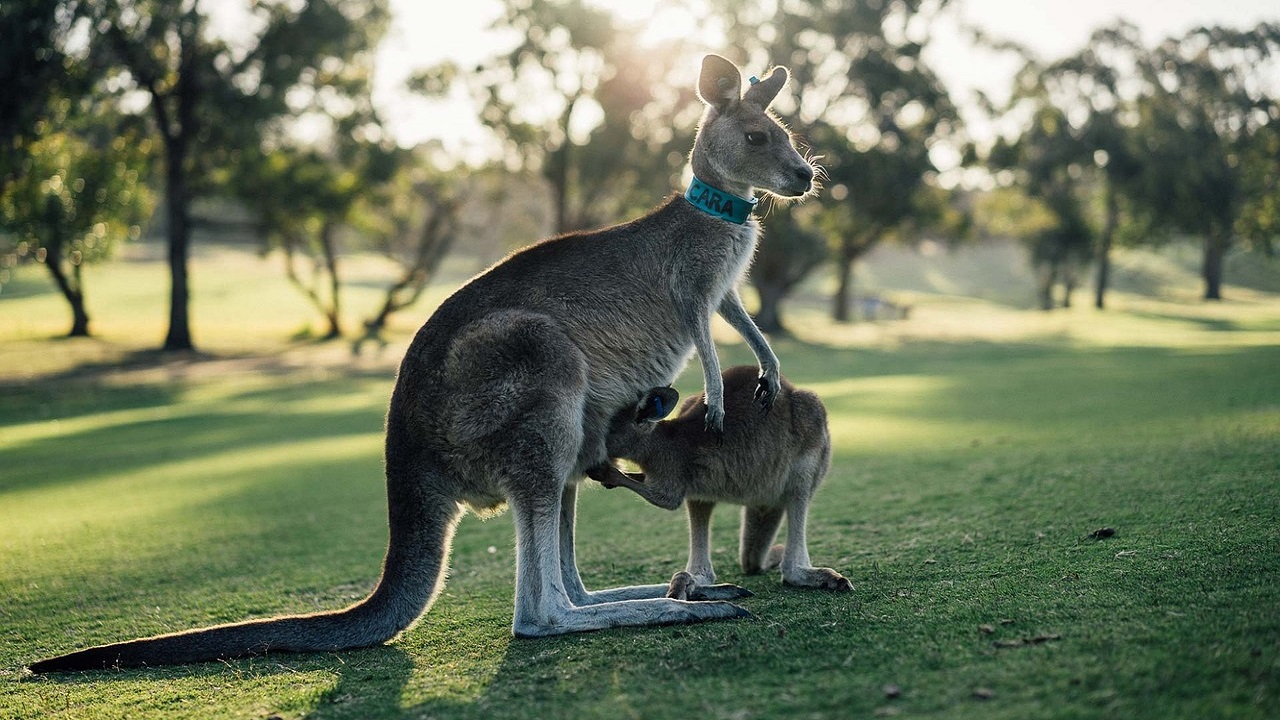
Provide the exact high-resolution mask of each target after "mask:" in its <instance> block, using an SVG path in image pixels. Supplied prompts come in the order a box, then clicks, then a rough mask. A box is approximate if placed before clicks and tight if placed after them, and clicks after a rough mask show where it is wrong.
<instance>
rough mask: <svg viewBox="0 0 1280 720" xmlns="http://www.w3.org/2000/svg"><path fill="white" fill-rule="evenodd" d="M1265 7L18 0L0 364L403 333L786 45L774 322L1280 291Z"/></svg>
mask: <svg viewBox="0 0 1280 720" xmlns="http://www.w3.org/2000/svg"><path fill="white" fill-rule="evenodd" d="M1278 21H1280V12H1277V11H1276V9H1275V7H1274V5H1273V4H1272V3H1270V2H1263V1H1261V0H1259V1H1253V0H1235V1H1233V2H1229V3H1207V2H1191V1H1190V0H1188V1H1186V2H1147V1H1144V0H1126V1H1114V2H1102V1H1100V0H1099V1H1093V0H1079V1H1077V2H1072V3H1054V4H1044V3H1025V2H1011V1H997V0H862V1H860V2H830V1H828V2H822V1H817V0H760V1H754V0H748V1H741V0H733V1H732V2H730V1H729V0H700V1H695V2H685V3H677V2H656V0H631V1H629V2H621V1H619V0H475V1H473V2H470V3H463V4H450V5H448V6H447V7H445V6H442V5H441V4H438V3H421V2H413V1H411V0H346V1H341V0H280V1H278V2H268V1H259V0H251V1H250V0H246V1H242V2H212V1H210V0H204V1H200V0H181V1H177V0H165V1H160V0H95V1H94V2H86V1H83V0H20V1H19V2H6V3H4V4H3V5H2V6H0V87H3V88H5V91H4V93H3V95H2V96H0V148H3V153H2V154H0V340H2V341H4V342H5V344H7V345H8V347H9V350H8V351H7V353H6V354H7V357H8V359H9V360H8V362H6V363H4V364H5V365H7V366H8V367H7V368H6V369H4V370H3V373H4V375H5V376H6V377H11V378H12V377H35V376H39V375H40V374H41V373H42V372H45V371H50V370H57V369H61V366H74V365H77V364H84V363H92V362H98V363H107V364H110V363H117V362H123V361H125V360H126V359H127V358H128V357H130V355H131V354H136V353H140V352H144V351H152V350H155V349H163V350H165V351H181V352H190V351H193V350H204V351H209V352H254V351H259V350H262V351H266V350H275V349H279V348H281V347H288V346H289V344H290V343H293V344H297V343H298V342H299V341H310V340H337V339H341V340H343V341H344V342H342V343H330V344H329V345H330V346H332V347H337V346H338V345H341V346H342V347H343V348H344V350H343V357H344V358H346V357H348V356H349V353H347V352H346V350H347V349H354V350H355V351H356V352H357V353H367V351H368V349H369V348H373V349H380V348H383V347H385V346H386V345H387V344H388V343H395V342H404V341H406V340H407V336H408V334H409V333H411V332H412V331H413V330H414V329H415V328H416V327H417V326H418V325H419V324H420V323H421V322H422V320H423V319H424V318H425V317H426V315H427V314H428V313H429V310H430V307H431V306H432V304H433V302H435V301H438V300H439V298H440V297H442V296H443V295H444V294H446V293H447V292H449V291H450V290H451V289H453V288H454V287H456V286H457V285H458V283H459V282H461V281H463V280H464V279H465V278H466V277H468V276H469V275H471V274H474V273H475V272H477V271H479V270H480V269H482V268H483V267H485V266H487V265H488V264H490V263H492V262H494V261H496V260H498V259H500V258H501V257H502V256H503V255H505V254H506V253H508V252H510V251H511V250H512V249H514V248H517V247H519V246H522V245H524V244H528V243H529V242H532V241H534V240H536V239H538V238H541V237H545V236H548V235H551V234H555V233H560V232H568V231H573V230H577V229H582V228H590V227H596V226H600V225H604V224H609V223H613V222H617V221H621V220H624V219H627V218H630V217H633V216H635V215H637V214H639V213H642V212H644V211H646V210H648V209H649V208H651V207H653V206H655V205H657V204H658V203H659V202H661V200H662V199H663V198H664V197H665V196H667V195H668V194H669V193H670V192H673V191H677V190H679V189H681V188H682V187H683V185H684V184H685V183H687V181H688V178H689V175H688V171H687V169H686V167H685V165H686V157H687V153H688V150H689V147H690V145H691V141H692V137H693V133H694V130H695V126H696V123H697V120H698V117H699V114H700V112H701V105H700V104H699V103H698V102H697V100H696V97H695V96H694V94H693V86H694V80H695V78H696V73H697V67H698V63H699V60H700V58H701V56H702V55H703V54H705V53H707V52H716V53H720V54H723V55H725V56H726V57H728V58H730V59H731V60H733V61H735V62H736V63H738V64H739V65H740V66H742V67H743V68H744V69H745V71H746V73H747V74H759V75H763V74H764V73H765V72H766V71H767V69H768V68H769V67H770V66H771V65H775V64H778V65H786V66H787V67H789V68H790V70H791V72H792V78H793V81H792V84H791V86H790V88H789V90H788V91H786V92H784V93H783V94H782V96H781V97H780V99H779V100H778V102H777V103H775V106H774V108H775V110H776V111H777V112H778V114H779V115H780V116H781V117H783V118H784V119H785V120H786V121H787V123H788V124H789V126H790V127H791V129H792V130H793V131H794V132H795V134H796V137H797V140H798V142H799V144H801V145H802V146H803V147H804V148H805V149H806V150H807V151H808V152H810V153H812V154H813V155H815V156H817V158H818V163H819V164H820V165H821V167H822V171H823V173H822V174H823V176H824V178H825V180H824V182H823V184H824V187H823V189H822V192H821V193H820V194H819V195H818V196H817V197H815V198H812V199H810V200H808V201H807V202H804V203H801V204H796V205H783V204H776V203H769V202H765V203H764V204H763V205H762V208H763V209H762V213H763V215H764V225H765V227H766V232H765V238H764V241H763V243H762V244H761V248H760V252H759V255H758V257H757V259H756V262H755V264H754V266H753V267H752V269H751V274H750V278H749V285H750V288H751V290H750V291H749V292H748V295H749V304H750V305H751V307H752V308H753V310H754V311H755V312H756V313H757V320H758V322H759V323H760V325H761V326H762V328H764V329H765V330H767V331H768V332H770V333H772V334H774V335H775V336H783V335H793V336H796V337H799V338H801V339H810V340H812V339H816V338H822V339H833V338H834V339H840V338H845V339H849V340H851V341H854V342H856V341H859V340H865V341H867V342H875V341H878V340H882V339H884V338H886V337H890V338H902V337H908V336H913V335H937V334H946V333H962V334H986V335H993V336H998V335H1000V333H1001V332H1002V330H1001V328H1006V329H1007V328H1025V327H1026V326H1027V324H1028V323H1032V324H1038V325H1037V327H1041V326H1044V323H1045V322H1050V323H1052V322H1053V321H1052V320H1049V321H1046V319H1045V318H1046V317H1047V316H1048V317H1052V316H1054V315H1059V314H1063V313H1064V311H1065V312H1080V310H1073V309H1072V308H1073V307H1074V308H1088V311H1089V312H1094V310H1095V309H1098V310H1103V309H1110V310H1111V312H1112V313H1114V312H1116V311H1117V309H1118V310H1120V311H1129V312H1155V310H1153V308H1165V309H1163V310H1160V312H1166V313H1167V312H1169V311H1168V310H1167V307H1166V306H1167V305H1168V304H1170V303H1172V304H1174V305H1175V306H1177V307H1182V308H1194V310H1187V311H1186V312H1189V313H1191V314H1192V315H1195V316H1196V317H1197V318H1201V319H1203V320H1205V321H1206V322H1212V321H1213V320H1214V317H1215V315H1214V314H1215V312H1216V310H1214V308H1215V307H1218V306H1220V304H1221V303H1222V302H1223V301H1224V299H1225V300H1226V301H1235V302H1244V303H1249V304H1251V305H1254V306H1268V305H1273V304H1274V303H1275V300H1276V299H1277V296H1276V293H1280V262H1278V261H1277V260H1276V259H1274V257H1273V254H1274V250H1275V241H1276V238H1277V236H1278V234H1280V186H1278V184H1277V183H1278V179H1277V178H1280V104H1278V103H1277V99H1278V98H1280V64H1278V62H1277V57H1276V52H1277V51H1280V23H1278ZM1215 303H1216V304H1215ZM1180 312H1181V311H1180ZM1046 314H1047V315H1046ZM1267 317H1270V316H1267ZM1274 319H1275V318H1271V320H1266V319H1264V320H1259V322H1271V321H1272V320H1274ZM1118 332H1121V331H1118ZM58 335H69V336H72V337H97V338H99V341H97V342H95V343H92V344H83V343H82V344H75V343H71V344H67V343H63V344H60V345H58V346H57V347H56V348H53V349H50V347H49V343H48V342H47V340H48V339H49V338H51V337H53V336H58Z"/></svg>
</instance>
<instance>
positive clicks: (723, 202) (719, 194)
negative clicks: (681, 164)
mask: <svg viewBox="0 0 1280 720" xmlns="http://www.w3.org/2000/svg"><path fill="white" fill-rule="evenodd" d="M684 199H685V200H688V201H689V203H690V204H692V205H693V206H694V207H696V208H698V209H699V210H701V211H702V212H704V213H706V214H708V215H711V216H712V217H718V218H722V219H724V220H728V221H730V222H736V223H738V224H739V225H741V224H743V223H745V222H746V221H747V219H748V218H750V217H751V211H752V210H755V209H756V203H757V202H759V200H757V199H755V198H741V197H738V196H737V195H732V194H730V193H727V192H725V191H723V190H720V189H718V188H714V187H712V186H710V185H708V184H706V183H704V182H702V181H701V180H699V179H698V178H696V177H695V178H694V179H693V182H691V183H689V189H688V190H686V191H685V193H684Z"/></svg>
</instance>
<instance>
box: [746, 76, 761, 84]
mask: <svg viewBox="0 0 1280 720" xmlns="http://www.w3.org/2000/svg"><path fill="white" fill-rule="evenodd" d="M747 82H749V83H751V84H752V85H755V84H756V83H758V82H760V78H758V77H756V76H755V75H752V76H751V79H749V80H747Z"/></svg>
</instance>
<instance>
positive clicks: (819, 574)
mask: <svg viewBox="0 0 1280 720" xmlns="http://www.w3.org/2000/svg"><path fill="white" fill-rule="evenodd" d="M782 584H784V585H789V586H791V587H803V588H814V589H816V590H830V591H831V592H850V591H852V590H853V583H851V582H849V578H846V577H845V576H843V575H841V574H840V573H838V572H836V571H835V570H832V569H831V568H824V567H814V568H806V569H804V570H801V571H799V573H798V576H796V577H791V578H787V577H783V578H782Z"/></svg>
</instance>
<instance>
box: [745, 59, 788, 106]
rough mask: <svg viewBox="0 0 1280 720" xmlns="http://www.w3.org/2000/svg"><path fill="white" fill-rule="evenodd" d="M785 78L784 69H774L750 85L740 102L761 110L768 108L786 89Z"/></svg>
mask: <svg viewBox="0 0 1280 720" xmlns="http://www.w3.org/2000/svg"><path fill="white" fill-rule="evenodd" d="M787 77H788V74H787V69H786V68H784V67H782V66H781V65H779V66H777V67H775V68H774V69H773V70H772V71H771V72H770V73H769V75H768V76H766V77H765V79H763V80H757V81H755V82H753V83H751V87H749V88H747V94H746V95H743V96H742V102H745V103H751V104H752V105H755V106H756V107H758V108H760V109H761V110H763V109H765V108H767V107H769V103H771V102H773V99H774V98H776V97H778V93H779V92H781V91H782V88H784V87H786V84H787ZM753 79H754V78H753Z"/></svg>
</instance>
